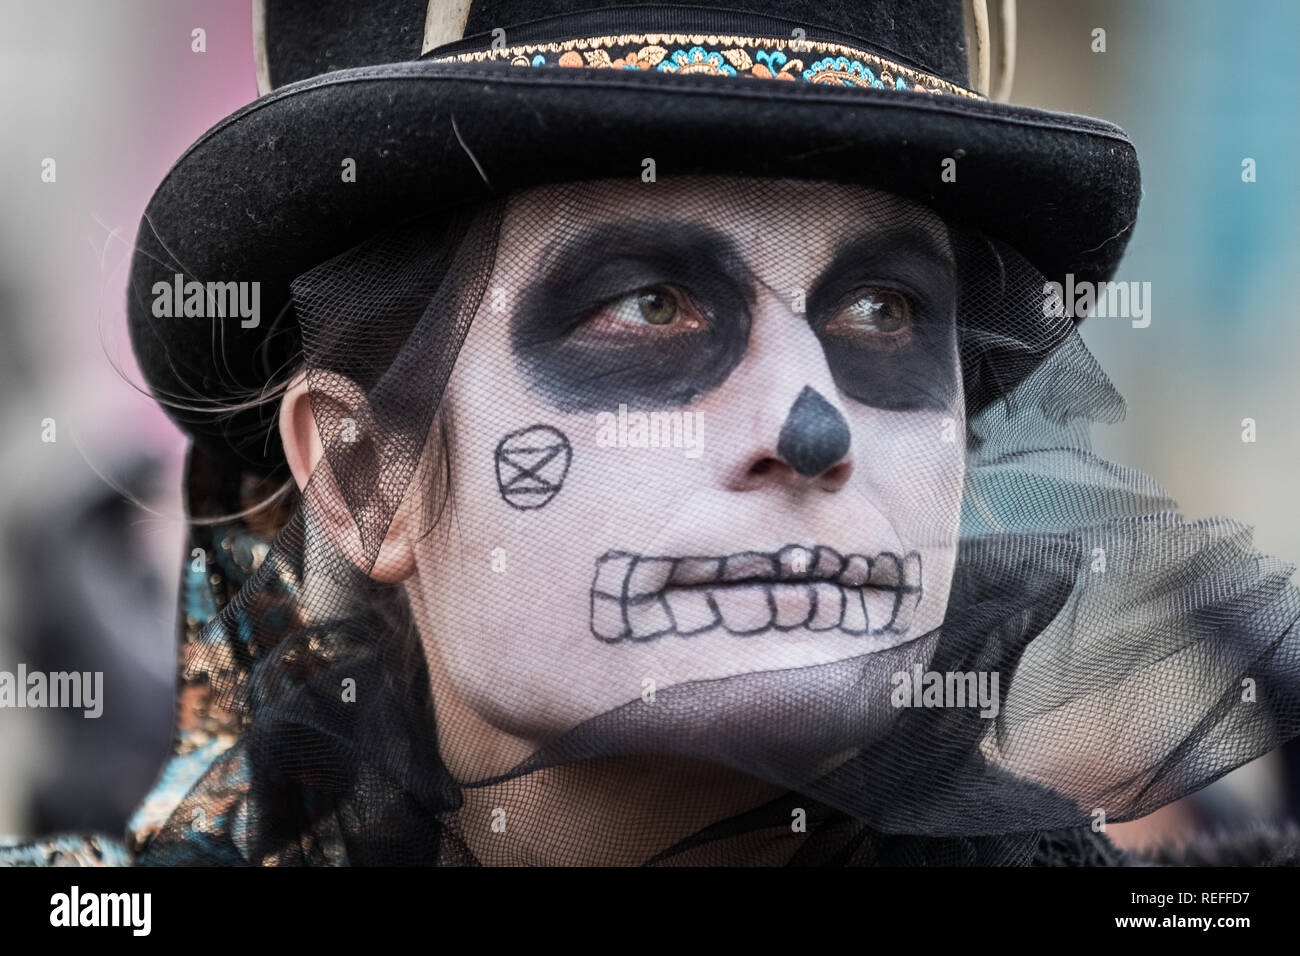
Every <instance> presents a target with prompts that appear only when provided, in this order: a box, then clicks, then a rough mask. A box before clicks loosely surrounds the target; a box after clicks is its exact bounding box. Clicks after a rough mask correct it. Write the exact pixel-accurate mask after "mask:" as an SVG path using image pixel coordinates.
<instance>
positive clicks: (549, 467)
mask: <svg viewBox="0 0 1300 956" xmlns="http://www.w3.org/2000/svg"><path fill="white" fill-rule="evenodd" d="M496 459H497V487H499V488H500V489H501V497H502V498H503V499H505V502H506V504H508V505H510V507H512V508H518V509H519V510H520V511H531V510H533V509H534V508H540V507H542V506H543V505H545V504H548V503H549V502H550V500H551V499H552V498H554V497H555V496H556V495H557V494H559V491H560V488H561V487H562V486H563V485H564V476H565V475H567V474H568V473H569V462H571V461H572V460H573V447H572V446H571V445H570V444H569V439H567V438H565V437H564V433H563V432H562V431H560V430H559V429H556V428H552V427H551V426H550V425H534V426H532V427H531V428H525V429H522V430H521V431H517V432H511V433H510V434H509V435H507V436H506V437H505V438H503V439H501V442H500V444H498V445H497V454H496Z"/></svg>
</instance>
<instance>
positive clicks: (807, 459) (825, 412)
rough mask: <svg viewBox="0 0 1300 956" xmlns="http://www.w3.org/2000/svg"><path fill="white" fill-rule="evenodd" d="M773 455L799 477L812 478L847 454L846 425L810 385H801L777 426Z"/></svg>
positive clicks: (837, 411) (842, 418) (847, 428)
mask: <svg viewBox="0 0 1300 956" xmlns="http://www.w3.org/2000/svg"><path fill="white" fill-rule="evenodd" d="M776 450H777V453H778V454H780V456H781V457H782V458H784V459H785V461H786V464H788V465H789V466H790V467H791V468H793V469H794V470H795V471H797V472H799V474H801V475H803V476H804V477H806V478H814V477H816V476H817V475H820V474H821V473H822V472H824V471H826V470H827V469H828V468H830V467H832V466H833V465H834V464H835V463H836V462H838V461H839V460H840V459H841V458H843V457H844V453H845V452H847V451H848V450H849V423H848V422H846V421H845V420H844V416H843V415H841V414H840V412H839V409H837V408H836V407H835V406H834V405H832V404H831V403H830V402H828V401H826V399H824V398H822V396H821V393H819V392H818V391H817V389H815V388H813V387H812V386H811V385H805V386H804V387H803V391H802V392H800V393H799V397H798V398H796V399H795V400H794V404H793V405H791V406H790V412H789V414H788V415H786V417H785V424H783V425H782V426H781V437H780V439H779V441H778V442H777V446H776Z"/></svg>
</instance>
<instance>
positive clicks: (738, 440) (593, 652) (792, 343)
mask: <svg viewBox="0 0 1300 956" xmlns="http://www.w3.org/2000/svg"><path fill="white" fill-rule="evenodd" d="M951 255H952V253H951V250H950V247H949V243H948V238H947V230H946V228H945V227H944V225H943V224H942V223H941V221H940V220H939V219H938V218H937V217H936V216H934V215H933V214H932V213H930V212H929V211H927V210H925V209H924V208H922V207H919V206H916V205H914V204H911V203H909V202H906V201H904V200H901V199H899V198H897V197H893V196H890V195H887V194H883V193H879V192H875V191H872V190H868V189H865V188H861V187H851V186H838V185H827V184H810V183H799V182H788V181H776V182H773V181H763V180H737V179H731V180H726V181H722V180H718V181H711V180H708V179H679V180H675V181H663V182H658V183H645V182H641V181H640V180H639V179H634V180H631V181H603V182H600V183H582V184H573V185H569V186H564V187H545V188H541V189H537V190H533V191H530V192H525V193H521V194H518V195H517V196H516V197H514V199H513V200H512V201H511V202H510V204H509V207H508V209H507V213H506V218H505V222H504V225H503V227H502V232H501V238H500V243H499V248H498V253H497V257H496V261H495V266H494V271H493V274H492V278H491V281H490V283H489V286H488V292H487V294H486V296H485V297H484V300H483V302H482V304H481V306H480V307H479V310H478V313H477V315H476V317H475V319H474V322H473V324H472V327H471V328H470V331H469V333H468V336H467V339H466V341H465V344H464V347H463V349H462V351H461V353H460V356H459V358H458V361H457V364H456V366H455V369H454V371H453V374H452V377H451V380H450V382H449V385H448V389H447V392H446V395H445V398H444V405H443V411H444V412H445V413H446V414H447V415H448V418H447V421H448V422H449V427H450V451H451V502H450V510H449V511H448V512H446V513H445V514H444V515H443V519H442V523H441V524H440V526H439V529H438V531H437V532H435V533H434V534H432V535H430V536H428V537H427V538H426V539H424V540H423V541H422V543H421V545H420V550H419V552H418V554H417V571H416V575H415V579H414V580H413V581H412V582H411V583H410V584H409V588H410V590H411V592H412V597H413V601H414V603H415V606H416V608H417V613H418V614H419V615H420V618H421V627H422V633H423V637H424V641H425V645H426V650H427V652H428V654H429V657H430V661H431V672H432V673H433V675H434V684H435V687H434V698H435V701H437V702H438V705H439V708H440V711H442V710H444V709H445V708H447V707H450V706H453V705H452V704H451V703H449V701H451V700H455V701H456V704H455V705H454V706H457V707H464V708H468V709H469V710H470V711H472V712H473V714H474V715H475V717H476V718H477V719H478V720H481V721H483V722H484V723H486V724H487V725H489V726H491V727H492V728H494V729H495V730H496V731H498V732H503V733H505V734H507V735H510V736H512V737H515V738H518V739H519V740H520V741H522V742H524V743H525V744H526V746H524V747H523V748H522V749H521V750H520V751H519V752H520V753H522V752H526V750H527V749H529V747H532V746H536V745H538V744H540V743H543V742H545V741H547V740H550V739H553V738H554V737H556V736H557V735H558V734H560V733H562V732H564V731H565V730H568V729H570V728H572V727H574V726H575V725H577V724H578V723H579V722H581V721H583V720H584V719H586V718H589V717H592V716H594V715H596V714H599V713H602V712H604V711H607V710H609V709H611V708H614V707H617V706H619V705H621V704H625V703H627V702H629V701H637V700H640V701H642V702H643V703H644V704H646V705H647V706H652V703H653V699H654V696H655V694H656V693H662V692H663V691H664V690H665V689H667V688H669V687H671V686H673V685H680V684H682V683H684V682H691V681H708V680H711V679H715V678H721V677H729V676H733V675H738V674H750V673H755V672H760V671H773V670H789V669H795V668H805V667H807V666H808V665H816V664H823V663H826V662H832V661H843V660H846V659H848V658H854V657H857V656H859V655H863V654H868V653H873V652H880V651H884V650H887V649H889V648H893V647H898V646H900V645H904V644H907V643H908V642H913V641H915V640H916V639H917V638H919V637H920V636H922V635H924V634H926V633H927V632H928V631H930V630H932V629H933V628H934V627H936V626H937V625H938V624H939V622H940V621H941V620H942V618H943V615H944V610H945V608H946V605H947V600H948V592H949V585H950V581H951V577H952V570H953V562H954V556H955V550H956V538H957V523H958V513H959V506H960V500H961V489H962V482H963V471H964V453H965V446H964V435H965V424H964V408H963V404H962V397H961V395H962V390H961V380H960V372H959V364H958V360H957V352H956V335H955V330H954V309H955V305H954V304H955V299H956V289H955V284H954V274H953V264H952V259H951ZM918 646H919V645H918ZM807 673H808V680H810V681H816V680H830V679H832V678H831V677H830V676H829V674H831V673H848V672H844V671H829V670H828V669H826V668H823V669H820V670H809V671H808V672H807ZM843 679H848V678H843ZM854 679H856V678H854ZM890 686H891V685H890V684H889V683H888V681H882V682H880V686H879V687H878V688H869V689H866V690H865V691H863V692H865V693H870V694H875V693H878V695H879V698H880V701H879V703H880V705H881V706H887V702H886V698H887V696H888V692H889V689H890ZM808 690H810V691H811V692H812V699H820V697H819V695H820V691H821V690H822V689H821V688H819V687H816V686H814V687H810V688H808ZM837 690H838V691H842V690H843V689H842V688H838V689H837V688H830V687H827V688H825V691H826V693H825V694H824V695H820V696H824V698H825V699H826V700H832V699H835V698H834V695H835V693H836V692H837ZM803 699H804V700H805V701H806V700H807V699H808V697H807V695H804V697H803ZM780 704H781V702H780V701H773V700H766V701H765V700H763V699H761V698H759V699H754V698H753V696H752V695H751V696H750V697H748V698H746V699H743V700H735V701H730V702H728V703H727V704H725V705H720V706H721V707H722V709H730V710H732V711H734V712H731V713H727V714H722V713H719V714H718V717H719V719H725V720H728V721H731V720H741V721H744V720H745V719H746V715H747V713H748V712H749V711H752V710H753V709H755V708H760V709H766V710H767V711H768V712H769V713H771V712H772V710H773V709H774V708H778V707H779V706H780ZM803 706H806V703H805V704H804V705H803ZM872 706H873V707H875V702H873V703H872ZM442 716H443V715H442V714H441V713H440V719H441V718H442ZM697 717H698V715H697ZM803 743H805V744H806V743H807V741H803Z"/></svg>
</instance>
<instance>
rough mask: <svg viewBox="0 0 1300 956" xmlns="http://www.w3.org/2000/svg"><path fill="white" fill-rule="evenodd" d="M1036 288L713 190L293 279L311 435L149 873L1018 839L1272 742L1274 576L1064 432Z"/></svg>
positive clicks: (1228, 531)
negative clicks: (292, 497)
mask: <svg viewBox="0 0 1300 956" xmlns="http://www.w3.org/2000/svg"><path fill="white" fill-rule="evenodd" d="M1045 283H1046V280H1045V278H1044V277H1043V276H1042V275H1041V274H1039V273H1037V272H1036V271H1035V270H1034V269H1033V268H1032V267H1031V266H1030V265H1029V264H1028V263H1027V261H1026V260H1025V259H1024V258H1023V257H1022V256H1020V255H1019V254H1017V253H1016V252H1015V251H1014V250H1012V249H1010V248H1008V247H1006V246H1005V245H1003V244H1001V243H999V242H997V241H995V240H992V239H990V238H988V237H985V236H981V235H975V234H971V233H968V232H963V231H961V230H958V229H955V228H951V227H950V226H948V225H946V224H945V223H943V222H942V221H941V220H939V219H938V218H937V217H936V216H935V215H933V214H932V213H931V212H929V211H928V210H926V209H925V208H923V207H920V206H918V205H915V204H913V203H910V202H906V201H904V200H901V199H898V198H896V197H893V196H890V195H887V194H884V193H880V192H876V191H873V190H870V189H866V188H863V187H851V186H842V185H832V184H823V183H809V182H797V181H786V180H751V179H739V178H731V179H682V180H675V181H664V182H660V183H642V182H640V181H639V180H634V181H630V182H614V181H602V182H599V183H573V184H566V185H560V186H548V187H543V188H538V189H533V190H530V191H528V192H524V193H520V194H517V195H513V196H510V197H508V198H505V199H503V200H501V201H500V202H497V203H494V204H492V205H489V206H483V207H473V208H466V209H464V210H462V211H460V212H457V213H454V214H451V215H445V216H442V217H439V218H438V219H436V220H421V221H417V222H412V223H407V224H404V225H402V226H401V227H398V228H395V229H393V230H391V231H389V232H387V233H385V234H383V235H380V236H377V237H375V238H374V239H372V240H370V241H368V242H366V243H364V244H362V245H361V246H359V247H357V248H356V249H354V250H352V251H350V252H348V253H346V254H344V255H342V256H339V257H338V258H336V259H334V260H331V261H329V262H326V263H324V264H322V265H320V266H319V267H317V268H315V269H313V270H311V271H309V272H308V273H306V274H304V275H302V276H300V277H299V278H298V280H297V281H296V282H295V283H294V284H293V293H294V310H295V313H296V316H297V319H298V321H299V322H300V324H301V328H302V340H303V352H304V354H303V365H304V367H305V369H306V370H307V375H308V381H309V384H310V392H311V403H312V404H311V407H312V411H313V413H314V418H315V422H316V424H317V427H318V429H319V433H320V436H321V442H322V444H323V448H324V453H323V456H322V458H321V462H320V464H319V466H318V467H317V468H316V469H315V471H314V473H313V475H312V477H311V480H310V482H309V483H308V484H307V487H306V488H305V489H304V491H303V493H302V496H301V499H300V503H299V505H298V507H297V508H296V510H294V512H293V514H292V517H291V518H290V519H289V520H288V522H287V524H286V525H285V526H284V527H283V529H282V530H280V531H279V533H278V536H277V537H276V538H275V540H274V544H273V545H272V546H271V547H270V549H269V552H268V553H267V554H266V556H265V558H263V559H261V560H260V561H259V562H258V563H257V568H256V571H255V573H253V574H252V576H251V577H250V579H249V580H248V581H247V583H245V584H244V585H243V587H242V589H241V590H240V591H239V593H238V596H237V597H236V598H235V599H234V600H233V601H231V602H230V603H229V604H228V605H226V606H225V607H224V608H222V609H221V611H220V613H217V614H215V615H214V616H213V617H212V619H211V621H210V622H209V623H208V624H207V625H206V626H205V627H204V628H202V631H201V635H200V637H199V638H198V640H197V641H196V642H195V643H194V644H193V645H192V646H191V647H190V648H189V649H188V651H187V658H186V671H187V674H188V676H189V679H194V680H201V681H203V682H204V683H205V684H206V686H208V687H209V688H210V689H211V692H212V700H213V705H214V707H216V708H219V709H220V710H221V711H223V712H225V713H228V714H230V715H231V716H232V725H233V726H235V727H237V728H238V733H237V734H234V735H230V736H228V738H227V739H226V740H225V741H224V742H223V743H221V744H220V745H219V746H213V749H212V751H211V759H210V761H208V762H207V763H205V764H204V769H203V770H202V773H201V774H200V773H193V775H192V779H190V780H189V781H188V782H187V784H186V787H185V795H184V797H183V799H181V800H180V801H179V803H178V804H177V806H176V807H175V809H174V810H173V811H171V812H170V813H169V815H167V816H166V817H165V822H161V823H159V824H158V825H157V826H156V827H154V828H152V829H151V830H150V831H149V832H148V833H147V834H146V835H145V836H144V837H142V838H141V849H142V853H141V859H142V861H144V862H154V863H169V862H182V861H198V862H203V861H207V862H229V861H232V860H233V861H240V860H242V861H247V862H253V863H267V862H275V863H297V862H349V863H378V862H389V863H436V862H442V863H491V864H497V863H656V864H657V863H663V864H683V863H685V864H699V863H722V862H740V863H789V864H796V865H802V864H827V863H907V864H921V863H1025V862H1028V861H1030V859H1031V858H1032V857H1033V855H1034V854H1035V852H1036V851H1037V848H1038V847H1039V846H1040V842H1041V837H1042V834H1043V833H1044V832H1046V831H1056V830H1081V831H1088V832H1091V828H1092V826H1093V824H1094V823H1096V822H1097V821H1098V819H1099V818H1104V820H1105V821H1106V822H1115V821H1120V820H1125V819H1131V818H1133V817H1136V816H1140V815H1142V814H1145V813H1148V812H1150V811H1152V810H1154V809H1156V808H1157V807H1159V806H1162V805H1164V804H1165V803H1168V802H1170V801H1172V800H1174V799H1176V798H1178V797H1180V796H1183V795H1185V794H1187V793H1189V792H1191V791H1193V790H1195V789H1197V788H1199V787H1202V786H1204V785H1205V784H1207V783H1209V782H1211V781H1213V780H1214V779H1216V778H1217V777H1219V776H1221V775H1222V774H1224V773H1226V772H1227V771H1229V770H1231V769H1232V768H1234V767H1236V766H1239V765H1241V764H1242V763H1245V762H1246V761H1248V760H1251V759H1252V758H1254V757H1257V756H1259V755H1261V754H1263V753H1265V752H1267V751H1269V750H1271V749H1273V748H1274V747H1276V746H1278V745H1279V744H1280V743H1281V742H1282V741H1284V740H1285V739H1287V738H1289V737H1290V736H1292V735H1293V734H1295V733H1296V731H1297V723H1298V722H1300V703H1298V702H1297V698H1296V687H1297V686H1298V685H1297V678H1298V677H1300V661H1298V660H1297V654H1298V650H1297V643H1298V642H1300V636H1298V635H1297V630H1296V627H1295V621H1296V619H1297V615H1298V614H1300V597H1298V595H1297V592H1296V590H1295V588H1294V586H1293V585H1292V584H1291V583H1290V581H1289V578H1290V572H1291V568H1290V567H1289V566H1285V565H1283V564H1281V563H1280V562H1277V561H1274V560H1272V559H1269V558H1267V557H1264V556H1262V555H1259V554H1258V553H1257V552H1255V550H1254V549H1253V546H1252V543H1251V539H1250V534H1249V532H1248V530H1247V529H1245V528H1243V527H1242V526H1240V525H1237V524H1234V523H1231V522H1227V521H1204V522H1189V521H1185V520H1184V519H1182V518H1181V517H1180V516H1179V515H1178V513H1177V509H1176V505H1175V504H1174V502H1173V501H1171V500H1170V499H1169V498H1168V496H1167V495H1166V494H1165V492H1164V491H1163V490H1162V489H1161V488H1160V487H1159V486H1158V485H1157V484H1156V483H1154V482H1153V481H1151V480H1150V479H1148V478H1147V477H1145V476H1143V475H1141V474H1138V473H1136V472H1133V471H1130V470H1128V469H1125V468H1121V467H1119V466H1116V465H1114V464H1112V463H1109V462H1106V461H1103V460H1101V459H1099V458H1097V457H1096V456H1095V455H1093V453H1092V452H1091V450H1090V446H1089V429H1090V428H1091V426H1092V425H1093V424H1094V423H1098V422H1111V421H1115V420H1117V419H1118V418H1119V417H1120V416H1121V415H1122V414H1123V402H1122V400H1121V399H1120V397H1119V396H1118V394H1116V392H1115V391H1114V389H1113V388H1112V387H1111V385H1110V383H1109V382H1108V381H1107V379H1106V377H1105V375H1104V374H1103V373H1102V372H1101V370H1100V369H1099V368H1098V367H1097V365H1096V364H1095V362H1094V361H1093V359H1092V358H1091V356H1090V355H1089V353H1088V352H1087V350H1086V349H1085V347H1084V346H1083V344H1082V342H1081V340H1080V339H1079V337H1078V335H1077V333H1076V332H1075V331H1074V328H1073V324H1072V322H1071V320H1070V319H1069V318H1068V317H1062V316H1058V315H1056V314H1055V313H1054V312H1053V310H1052V309H1051V308H1050V307H1047V308H1045V303H1046V302H1047V298H1046V296H1047V293H1046V287H1045ZM935 675H937V676H935ZM205 745H207V746H212V744H211V742H208V743H207V744H205ZM196 746H197V745H196ZM192 758H193V755H192V754H190V759H191V760H192ZM177 759H179V758H177ZM199 809H203V810H204V811H205V812H204V813H203V814H201V816H202V825H201V826H198V830H197V831H196V823H195V818H196V811H197V810H199ZM1098 852H1100V851H1098ZM1103 855H1104V854H1103Z"/></svg>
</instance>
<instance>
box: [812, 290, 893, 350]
mask: <svg viewBox="0 0 1300 956" xmlns="http://www.w3.org/2000/svg"><path fill="white" fill-rule="evenodd" d="M915 313H916V309H915V306H914V304H913V302H912V300H911V298H910V297H909V296H908V295H907V294H906V293H903V292H901V291H899V290H896V289H891V288H887V287H884V286H879V285H867V286H859V287H857V288H855V289H852V290H850V291H849V292H848V293H847V294H846V295H844V296H843V297H842V298H841V299H840V301H839V304H838V305H836V306H835V307H834V309H833V310H832V311H831V314H830V315H829V317H828V318H827V319H826V320H825V321H824V322H823V323H822V326H821V332H822V334H823V335H824V336H827V337H829V338H833V339H835V340H836V341H839V342H842V343H844V344H847V345H853V346H859V347H863V348H871V349H885V350H891V349H898V348H902V347H904V346H906V345H907V344H908V343H909V342H910V341H911V339H912V334H913V329H914V322H915V318H914V317H915Z"/></svg>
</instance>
